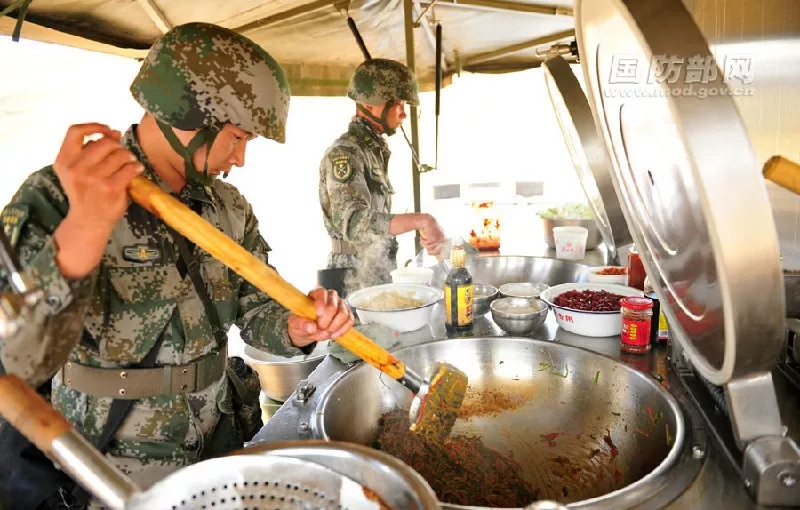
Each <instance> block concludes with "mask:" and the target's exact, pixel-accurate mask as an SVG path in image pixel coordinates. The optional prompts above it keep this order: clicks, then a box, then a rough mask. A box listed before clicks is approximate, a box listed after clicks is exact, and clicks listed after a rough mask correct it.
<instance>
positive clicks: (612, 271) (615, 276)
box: [587, 266, 628, 285]
mask: <svg viewBox="0 0 800 510" xmlns="http://www.w3.org/2000/svg"><path fill="white" fill-rule="evenodd" d="M587 276H588V278H589V283H613V284H614V285H628V268H627V267H625V266H599V267H590V268H589V272H588V274H587Z"/></svg>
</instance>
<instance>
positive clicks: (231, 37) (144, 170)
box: [0, 23, 353, 487]
mask: <svg viewBox="0 0 800 510" xmlns="http://www.w3.org/2000/svg"><path fill="white" fill-rule="evenodd" d="M131 92H132V93H133V96H134V98H135V99H136V100H137V101H138V102H139V103H140V104H141V105H142V107H143V108H144V110H145V114H144V117H143V118H142V120H141V122H140V124H138V125H134V126H132V127H131V128H130V129H129V130H128V131H127V132H126V133H125V134H124V135H121V134H120V133H119V132H115V131H112V130H111V129H110V128H108V127H107V126H103V125H100V124H83V125H76V126H72V127H70V129H69V130H68V132H67V134H66V137H65V139H64V142H63V145H62V146H61V149H60V152H59V154H58V157H57V158H56V160H55V163H54V164H53V165H52V166H49V167H46V168H44V169H42V170H40V171H38V172H36V173H34V174H32V175H31V176H30V177H29V178H28V179H27V180H26V182H25V183H24V184H23V185H22V187H21V188H20V189H19V190H18V191H17V193H16V194H15V196H14V197H13V199H12V202H11V203H10V204H8V205H7V206H6V208H5V209H4V211H3V214H2V221H3V227H4V229H5V232H6V233H7V234H8V236H9V237H10V239H11V240H12V242H13V244H14V246H15V247H16V249H17V250H18V252H19V255H20V258H21V260H22V261H23V264H25V265H26V267H27V269H26V270H27V271H28V273H29V274H30V275H31V276H32V277H33V279H34V281H35V282H36V283H37V284H38V286H39V288H40V289H42V290H43V291H44V292H45V293H46V296H47V299H46V314H45V315H46V317H45V322H44V324H43V325H42V332H43V334H42V335H41V336H39V337H36V338H32V337H31V335H27V338H25V339H24V341H16V342H15V341H14V340H11V341H8V342H7V343H6V344H5V345H3V346H2V352H1V353H0V356H1V357H0V359H2V363H3V367H4V368H5V370H6V371H8V372H12V373H16V374H17V375H20V376H21V377H23V378H24V379H25V380H26V381H28V382H29V383H30V384H31V385H39V384H41V383H42V382H45V381H47V380H49V379H50V378H51V377H52V378H53V380H52V404H53V406H54V407H55V408H56V409H57V410H58V411H60V412H61V413H63V414H64V415H66V416H67V418H68V419H69V421H70V422H71V423H72V424H73V425H75V427H76V428H77V429H78V430H80V431H81V432H82V433H83V434H84V435H85V436H86V437H87V438H89V439H90V440H95V439H97V437H98V435H99V434H100V433H101V431H102V430H103V427H104V425H105V423H106V421H107V419H108V412H109V407H110V405H111V403H112V401H113V400H114V398H117V399H120V398H125V397H126V396H127V398H129V399H130V398H132V397H133V396H134V395H135V394H137V393H139V394H141V395H140V398H136V399H135V401H134V404H133V407H132V409H131V411H130V412H129V414H128V415H127V418H126V419H125V420H124V422H122V425H121V427H120V428H119V429H118V431H117V432H116V435H115V436H114V437H113V440H112V441H111V442H110V443H109V447H108V453H109V455H110V457H111V458H112V459H113V461H114V462H115V463H116V465H117V466H119V467H120V468H121V469H122V470H123V471H124V472H125V473H128V474H129V475H131V477H132V478H133V479H134V481H136V482H138V483H140V484H141V485H142V486H144V487H146V486H149V485H150V484H151V483H152V482H154V481H155V480H157V479H160V478H162V477H163V476H165V475H166V474H168V473H169V472H170V471H173V470H175V469H177V468H179V467H181V466H185V465H188V464H191V463H193V462H195V461H197V460H198V459H200V458H201V457H202V456H203V455H204V453H205V451H204V448H205V447H206V446H207V443H208V441H209V438H210V437H211V436H212V434H213V432H214V431H215V428H216V427H217V424H218V422H219V421H220V413H221V412H225V413H231V412H232V411H231V409H230V407H231V404H230V402H231V392H232V388H231V384H229V382H228V379H227V378H226V377H225V372H224V367H225V364H226V361H225V356H224V354H222V355H220V353H219V350H220V348H219V346H218V344H217V342H216V341H215V332H214V331H212V322H211V321H210V320H209V317H208V315H207V313H206V311H205V310H204V306H203V303H202V302H201V299H200V298H199V295H198V293H197V292H196V291H195V288H194V287H193V285H192V281H191V279H190V278H189V277H188V276H187V275H186V274H185V273H186V271H185V269H186V268H185V266H183V267H181V266H180V264H178V263H177V261H178V259H179V256H178V249H177V248H176V244H175V242H174V238H173V236H172V234H171V231H170V230H169V229H168V228H167V226H166V225H165V224H163V223H162V222H160V221H159V220H157V219H156V218H155V217H154V216H152V215H151V214H150V213H148V212H147V211H145V210H144V209H143V208H142V207H140V206H139V205H137V204H135V203H130V202H129V200H128V198H127V193H126V187H127V184H128V183H129V182H130V180H131V179H132V178H134V177H135V176H137V175H144V176H146V177H147V178H149V179H152V180H153V181H154V182H155V183H156V184H158V185H159V186H160V187H161V188H162V189H164V190H165V191H167V192H170V193H173V194H174V195H175V196H177V197H178V198H179V199H180V200H181V201H182V202H183V203H185V204H186V205H188V206H190V207H192V208H193V209H194V210H195V211H196V212H198V214H200V215H201V216H202V217H203V218H204V219H205V220H207V221H209V222H210V223H212V224H213V225H214V226H216V227H217V228H218V229H220V230H221V231H223V232H224V233H225V234H227V235H228V236H229V237H231V238H232V239H234V240H235V241H236V242H238V243H239V244H241V245H242V246H243V247H245V248H246V249H248V250H249V251H250V252H251V253H252V254H253V255H255V256H256V257H257V258H258V259H259V260H261V261H263V262H264V263H268V253H269V251H270V248H269V246H268V245H267V243H266V242H265V241H264V239H263V238H262V237H261V235H260V234H259V230H258V221H257V220H256V217H255V216H254V214H253V210H252V207H251V206H250V204H249V203H248V202H247V201H246V200H245V198H244V197H243V196H242V195H241V194H240V193H239V192H238V191H237V190H236V189H235V188H234V187H233V186H231V185H229V184H226V183H224V182H222V181H220V180H217V179H215V176H217V175H219V174H220V173H225V172H227V171H229V170H230V169H231V167H232V166H242V165H243V164H244V156H245V146H246V145H247V142H248V141H249V140H250V139H252V138H254V137H255V136H257V135H261V136H264V137H266V138H270V139H273V140H276V141H278V142H281V143H282V142H283V141H284V133H285V124H286V118H287V115H288V107H289V86H288V81H287V79H286V76H285V75H284V72H283V70H282V69H281V67H280V66H279V65H278V64H277V62H275V61H274V60H273V59H272V57H271V56H270V55H269V54H268V53H266V52H265V51H264V50H263V49H262V48H261V47H259V46H258V45H256V44H255V43H253V42H252V41H250V40H249V39H247V38H245V37H242V36H240V35H238V34H236V33H235V32H232V31H229V30H227V29H223V28H220V27H217V26H214V25H209V24H204V23H191V24H187V25H182V26H180V27H176V28H174V29H173V30H171V31H170V32H168V33H167V34H165V35H164V36H163V37H162V38H161V39H159V40H158V41H157V42H156V43H155V44H154V45H153V47H152V49H151V50H150V53H149V54H148V56H147V58H146V60H145V61H144V63H143V65H142V68H141V70H140V72H139V74H138V76H137V77H136V79H135V80H134V82H133V84H132V86H131ZM89 135H92V136H93V137H94V138H95V140H94V141H90V142H88V143H84V140H85V137H87V136H89ZM98 136H99V139H97V138H98ZM194 255H195V260H197V261H198V262H199V265H200V274H201V275H202V280H203V282H204V283H205V286H206V289H207V292H208V294H209V295H210V298H211V300H212V301H213V307H214V308H215V309H216V311H217V315H218V316H219V318H220V322H221V323H222V329H224V332H227V330H228V329H229V328H230V326H231V325H233V324H235V325H237V326H238V327H239V328H240V329H241V331H242V337H243V339H244V340H245V341H246V342H247V343H249V344H251V345H253V346H255V347H258V348H260V349H263V350H267V351H270V352H272V353H275V354H279V355H284V356H292V355H298V354H301V353H303V352H310V350H311V349H313V346H314V345H315V342H316V341H319V340H323V339H326V338H338V337H339V336H340V335H342V334H343V333H344V332H345V331H346V330H347V329H349V328H350V327H351V326H352V324H353V319H352V315H351V314H350V312H349V310H348V307H347V306H346V305H345V304H344V302H343V301H342V300H340V299H339V298H338V296H337V295H336V293H335V292H333V291H326V290H324V289H316V290H314V291H312V292H311V293H310V296H311V297H312V298H314V300H315V302H316V308H317V314H318V317H319V318H318V319H317V320H316V321H310V320H307V319H303V318H301V317H298V316H296V315H293V314H291V313H290V312H289V311H288V310H286V309H285V308H283V307H282V306H281V305H279V304H278V303H277V302H275V301H274V300H272V299H271V298H270V297H269V296H267V295H266V294H264V293H263V292H260V291H259V290H257V289H256V288H255V287H253V286H252V285H250V284H249V283H248V282H246V281H244V280H243V279H242V278H241V277H239V276H238V275H237V274H235V273H234V272H233V271H231V270H229V269H228V268H227V267H225V266H224V265H223V264H222V263H220V262H218V261H217V260H215V259H213V258H212V257H211V256H210V255H209V254H208V253H206V252H205V251H203V250H200V249H195V250H194ZM4 278H5V275H3V274H0V290H2V289H3V288H4V287H6V286H7V284H8V282H6V281H4ZM224 332H223V335H224ZM20 338H22V337H20ZM15 340H18V339H15ZM158 342H160V344H159V343H158ZM155 345H160V347H159V348H158V349H157V352H156V353H155V355H156V359H155V364H156V366H157V367H159V370H158V372H159V373H161V374H166V373H167V371H169V374H170V377H171V378H172V383H171V384H169V383H165V382H163V381H150V382H156V383H157V384H156V388H155V389H153V388H150V389H147V388H142V387H141V384H139V386H140V387H138V388H135V387H133V386H131V387H128V388H127V390H126V386H125V385H126V384H128V383H129V382H130V383H131V384H132V381H134V380H136V379H137V378H138V382H139V383H141V382H142V381H143V379H142V377H143V376H141V373H137V370H136V368H135V367H136V365H137V364H138V363H141V362H142V360H143V359H145V357H146V356H147V355H148V353H149V352H150V351H151V349H153V348H154V346H155ZM123 368H124V369H125V370H122V369H123ZM201 372H202V373H203V375H201ZM186 374H189V375H188V376H187V375H186ZM192 374H194V377H192ZM54 375H55V377H54ZM159 379H163V377H162V376H161V375H160V376H159ZM101 381H105V385H103V384H99V382H101ZM126 392H128V394H127V395H126Z"/></svg>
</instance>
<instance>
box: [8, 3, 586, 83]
mask: <svg viewBox="0 0 800 510" xmlns="http://www.w3.org/2000/svg"><path fill="white" fill-rule="evenodd" d="M11 1H12V0H0V10H2V9H3V8H4V7H6V6H8V5H10V4H11ZM404 2H409V5H410V12H411V18H412V20H413V21H418V23H417V24H416V26H415V28H414V29H413V35H414V50H415V52H414V53H415V61H416V62H415V63H416V66H415V67H416V71H417V73H418V75H419V77H420V82H421V87H422V89H423V90H432V88H433V86H434V68H435V66H434V61H435V51H434V48H435V37H434V32H435V28H434V27H435V24H436V23H440V24H441V26H442V33H443V48H444V68H443V70H444V75H445V82H444V84H445V85H446V84H447V83H448V77H449V76H452V74H454V73H456V72H459V71H460V70H462V69H463V70H467V71H471V72H508V71H517V70H522V69H528V68H532V67H538V66H539V65H540V64H541V62H542V61H543V60H544V59H545V53H546V51H547V50H548V48H550V47H551V46H553V45H556V44H565V43H569V42H570V41H571V40H573V39H574V18H573V17H572V1H571V0H557V1H556V2H553V3H551V4H548V5H544V4H542V3H538V2H531V1H528V0H526V1H524V2H522V1H519V0H516V1H514V2H510V1H505V0H424V1H422V0H357V1H354V2H348V1H347V0H317V1H310V0H271V1H266V2H265V1H258V0H226V1H225V2H221V1H218V0H171V1H167V0H74V1H68V2H65V1H63V0H33V1H32V3H31V4H30V7H29V9H28V11H27V15H26V17H25V22H24V24H23V25H22V33H21V35H22V37H23V38H28V39H34V40H39V41H45V42H51V43H57V44H63V45H68V46H75V47H79V48H83V49H88V50H93V51H102V52H106V53H113V54H116V55H122V56H126V57H131V58H141V57H143V56H144V54H145V53H146V50H147V48H149V47H150V45H151V44H152V43H153V41H155V40H156V38H158V37H159V36H160V35H161V34H162V33H163V32H165V31H166V30H168V29H169V28H170V27H172V26H176V25H179V24H182V23H188V22H192V21H205V22H209V23H216V24H219V25H222V26H225V27H228V28H231V29H234V30H236V31H238V32H240V33H242V34H244V35H246V36H248V37H250V38H252V39H253V40H255V41H256V42H258V43H259V44H260V45H262V46H263V47H264V48H265V49H266V50H267V51H269V52H270V53H271V54H272V55H273V56H274V57H275V58H276V60H278V61H279V62H280V63H281V64H282V65H283V66H284V67H285V69H286V71H287V73H288V75H289V79H290V82H291V86H292V94H293V95H310V96H340V95H343V94H344V93H345V91H346V88H347V82H348V79H349V77H350V75H351V74H352V71H353V69H355V67H356V66H357V65H358V64H359V63H360V62H361V61H362V60H363V56H362V54H361V51H360V50H359V48H358V46H357V44H356V42H355V39H354V37H353V35H352V34H351V32H350V30H349V28H348V26H347V17H348V15H349V16H351V17H352V18H353V19H354V20H355V22H356V24H357V25H358V28H359V30H360V32H361V34H362V36H363V38H364V40H365V42H366V45H367V47H368V49H369V51H370V53H371V54H372V56H373V57H384V58H392V59H395V60H400V61H402V62H405V61H406V43H405V16H404V13H405V6H404ZM429 2H430V3H429ZM16 16H17V12H16V11H15V12H12V13H11V14H10V15H9V16H6V17H4V18H0V34H7V35H10V34H11V33H12V32H13V30H14V26H15V24H16V19H15V18H14V17H16Z"/></svg>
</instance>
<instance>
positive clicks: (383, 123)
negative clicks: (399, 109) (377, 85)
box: [356, 99, 397, 136]
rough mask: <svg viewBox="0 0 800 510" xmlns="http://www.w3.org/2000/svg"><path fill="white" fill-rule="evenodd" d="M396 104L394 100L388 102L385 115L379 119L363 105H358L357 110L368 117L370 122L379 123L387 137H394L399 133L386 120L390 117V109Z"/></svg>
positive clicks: (384, 107)
mask: <svg viewBox="0 0 800 510" xmlns="http://www.w3.org/2000/svg"><path fill="white" fill-rule="evenodd" d="M392 104H394V99H390V100H389V101H386V104H385V105H383V113H381V116H380V117H378V116H376V115H374V114H373V113H372V112H371V111H369V109H368V108H367V107H366V106H364V105H363V104H361V103H357V104H356V108H357V109H358V111H360V112H361V113H363V114H364V115H366V116H367V117H368V118H369V119H370V120H372V121H374V122H377V123H378V124H380V126H381V127H382V128H383V132H384V133H386V135H387V136H392V135H393V134H395V133H396V132H397V129H395V128H391V127H389V124H388V123H387V122H386V118H387V117H388V116H389V108H390V107H391V106H392Z"/></svg>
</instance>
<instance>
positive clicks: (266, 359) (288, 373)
mask: <svg viewBox="0 0 800 510" xmlns="http://www.w3.org/2000/svg"><path fill="white" fill-rule="evenodd" d="M228 355H229V356H234V354H232V353H231V352H230V351H228ZM235 355H236V356H239V357H240V358H242V359H243V360H244V362H245V363H247V364H248V365H249V366H250V367H251V368H252V369H253V370H255V371H256V373H257V374H258V379H259V381H260V382H261V389H262V390H263V391H264V393H266V395H267V397H269V398H271V399H272V400H276V401H278V402H285V401H286V400H288V399H289V397H290V396H292V393H294V391H295V389H297V385H298V384H299V383H300V381H302V380H303V379H306V378H308V376H309V375H311V372H313V371H314V369H315V368H317V367H318V366H319V364H320V363H322V361H323V360H324V359H325V356H327V355H328V341H327V340H326V341H324V342H319V343H318V344H317V348H316V349H314V352H312V353H311V354H309V355H303V356H295V357H292V358H284V357H283V356H276V355H274V354H269V353H267V352H264V351H260V350H258V349H256V348H255V347H252V346H250V345H247V344H244V345H243V347H242V348H241V351H240V352H239V353H236V354H235Z"/></svg>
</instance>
